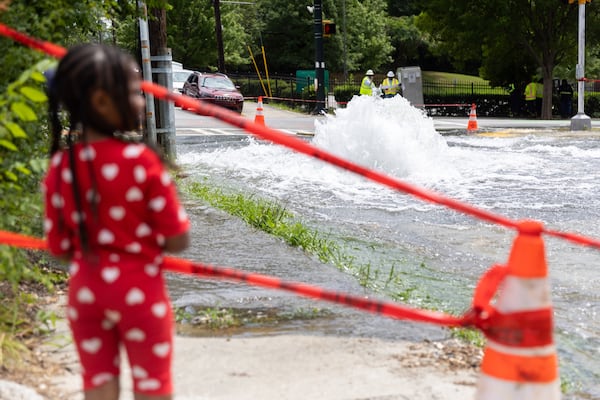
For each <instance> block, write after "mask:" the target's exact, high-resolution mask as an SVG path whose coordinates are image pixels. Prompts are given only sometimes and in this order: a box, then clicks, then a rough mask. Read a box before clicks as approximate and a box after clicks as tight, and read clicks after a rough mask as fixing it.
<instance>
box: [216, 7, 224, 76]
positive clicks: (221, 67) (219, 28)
mask: <svg viewBox="0 0 600 400" xmlns="http://www.w3.org/2000/svg"><path fill="white" fill-rule="evenodd" d="M213 6H214V8H215V36H216V38H217V53H218V56H219V60H218V67H219V72H222V73H225V72H226V71H225V51H224V50H223V26H222V25H221V1H220V0H213Z"/></svg>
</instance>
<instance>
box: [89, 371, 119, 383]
mask: <svg viewBox="0 0 600 400" xmlns="http://www.w3.org/2000/svg"><path fill="white" fill-rule="evenodd" d="M113 377H114V375H113V374H111V373H109V372H101V373H99V374H97V375H94V377H93V378H92V383H93V384H94V386H100V385H102V384H104V383H106V382H108V381H110V380H111V379H112V378H113Z"/></svg>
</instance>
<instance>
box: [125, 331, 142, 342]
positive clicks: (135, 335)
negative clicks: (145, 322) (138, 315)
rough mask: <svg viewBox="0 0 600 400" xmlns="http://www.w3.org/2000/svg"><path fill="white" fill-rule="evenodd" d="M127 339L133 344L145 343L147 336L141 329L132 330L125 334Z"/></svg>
mask: <svg viewBox="0 0 600 400" xmlns="http://www.w3.org/2000/svg"><path fill="white" fill-rule="evenodd" d="M125 339H127V340H130V341H132V342H143V341H144V340H146V334H145V333H144V331H143V330H141V329H138V328H132V329H130V330H128V331H127V332H125Z"/></svg>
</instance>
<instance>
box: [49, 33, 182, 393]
mask: <svg viewBox="0 0 600 400" xmlns="http://www.w3.org/2000/svg"><path fill="white" fill-rule="evenodd" d="M138 70H139V68H137V66H136V63H135V61H134V60H133V59H132V58H131V57H130V56H128V55H126V54H125V53H123V52H121V51H120V50H118V49H116V48H113V47H108V46H103V45H93V44H84V45H78V46H75V47H73V48H71V49H70V50H69V52H68V53H67V54H66V55H65V57H64V58H63V59H62V60H61V61H60V63H59V65H58V67H57V70H56V72H55V74H54V76H53V77H52V79H51V82H49V87H48V92H49V110H50V119H51V125H52V145H51V151H50V152H51V156H52V157H51V162H50V167H49V171H48V173H47V176H46V178H45V179H44V182H43V185H42V189H43V191H44V195H45V203H46V216H45V220H44V230H45V234H46V236H47V240H48V245H49V248H50V251H51V253H52V254H53V255H55V256H56V257H59V258H61V259H65V260H67V261H68V262H70V279H69V294H68V308H67V318H68V320H69V324H70V327H71V331H72V334H73V340H74V343H75V345H76V347H77V351H78V354H79V359H80V362H81V366H82V374H83V385H84V393H85V399H86V400H94V399H102V400H111V399H114V400H116V399H118V397H119V366H120V360H119V354H120V351H119V350H120V347H121V346H123V347H124V348H125V350H126V351H127V356H128V359H129V364H130V365H131V370H132V375H133V382H134V392H135V399H136V400H142V399H154V400H158V399H161V400H162V399H166V400H167V399H171V398H172V390H173V384H172V380H171V360H172V352H173V322H172V311H171V304H170V301H169V298H168V295H167V291H166V286H165V283H164V280H163V277H162V275H161V263H162V257H163V252H179V251H182V250H184V249H185V248H186V247H187V246H188V243H189V237H188V229H189V220H188V218H187V216H186V214H185V212H184V210H183V208H182V207H181V205H180V204H179V200H178V197H177V193H176V189H175V187H174V184H173V182H172V181H171V179H170V176H169V174H168V173H167V172H166V171H165V168H164V167H163V165H162V163H161V161H160V158H159V157H158V156H157V155H156V154H155V152H153V151H152V150H150V148H148V147H146V146H145V145H143V144H139V143H132V142H131V141H125V140H122V139H120V138H119V136H118V134H120V133H124V132H129V131H133V130H136V129H138V127H139V118H140V115H141V113H142V111H143V109H144V99H143V97H142V95H141V92H140V82H141V81H140V76H139V73H138ZM63 112H64V113H63ZM65 118H66V120H67V124H66V126H68V128H66V129H67V133H66V138H63V136H64V135H63V126H62V124H61V121H64V120H65ZM65 139H66V145H63V141H64V140H65Z"/></svg>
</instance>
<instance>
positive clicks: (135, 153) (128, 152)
mask: <svg viewBox="0 0 600 400" xmlns="http://www.w3.org/2000/svg"><path fill="white" fill-rule="evenodd" d="M142 151H144V147H143V146H142V145H139V144H130V145H129V146H127V147H125V150H123V156H124V157H125V158H137V157H139V156H140V154H142Z"/></svg>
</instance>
